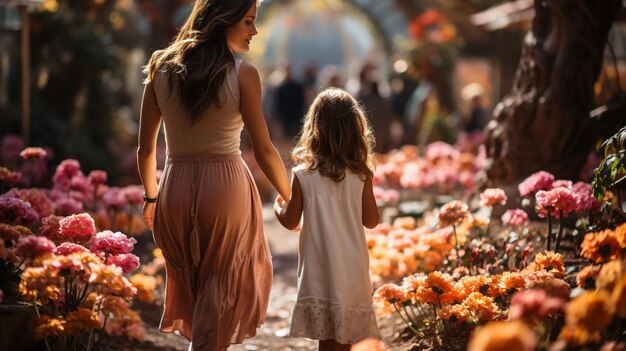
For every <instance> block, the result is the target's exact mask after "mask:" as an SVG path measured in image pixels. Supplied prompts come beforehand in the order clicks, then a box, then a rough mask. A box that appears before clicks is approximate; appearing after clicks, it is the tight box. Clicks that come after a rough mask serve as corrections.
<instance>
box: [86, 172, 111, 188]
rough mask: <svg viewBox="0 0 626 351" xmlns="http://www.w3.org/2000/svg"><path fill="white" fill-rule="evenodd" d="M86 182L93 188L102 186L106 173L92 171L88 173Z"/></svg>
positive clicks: (105, 180)
mask: <svg viewBox="0 0 626 351" xmlns="http://www.w3.org/2000/svg"><path fill="white" fill-rule="evenodd" d="M87 180H88V181H89V183H90V184H91V185H93V186H97V185H101V184H104V183H106V182H107V173H106V172H105V171H101V170H93V171H91V172H89V175H88V176H87Z"/></svg>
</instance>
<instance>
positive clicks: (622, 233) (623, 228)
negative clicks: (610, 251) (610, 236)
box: [614, 223, 626, 249]
mask: <svg viewBox="0 0 626 351" xmlns="http://www.w3.org/2000/svg"><path fill="white" fill-rule="evenodd" d="M614 235H615V238H616V239H617V241H618V242H619V244H620V246H621V247H622V249H623V248H626V223H622V224H621V225H619V226H618V227H617V228H615V230H614Z"/></svg>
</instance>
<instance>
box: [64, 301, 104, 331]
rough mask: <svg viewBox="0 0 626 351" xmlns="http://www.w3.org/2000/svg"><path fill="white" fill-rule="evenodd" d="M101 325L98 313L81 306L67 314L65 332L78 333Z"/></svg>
mask: <svg viewBox="0 0 626 351" xmlns="http://www.w3.org/2000/svg"><path fill="white" fill-rule="evenodd" d="M99 327H100V320H99V318H98V315H97V314H95V313H92V312H91V310H90V309H87V308H79V309H77V310H76V311H73V312H70V313H68V314H67V316H65V334H66V335H78V334H80V332H81V331H83V330H89V329H94V328H99Z"/></svg>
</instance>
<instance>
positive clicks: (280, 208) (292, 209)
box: [274, 173, 303, 230]
mask: <svg viewBox="0 0 626 351" xmlns="http://www.w3.org/2000/svg"><path fill="white" fill-rule="evenodd" d="M302 204H303V200H302V189H300V182H299V181H298V177H296V174H295V173H293V180H292V183H291V200H289V202H285V201H284V200H283V198H282V197H281V196H280V195H279V196H278V198H276V202H275V203H274V214H276V218H278V221H279V222H280V224H282V225H283V227H285V228H287V229H289V230H297V228H298V226H299V225H300V218H301V217H302V209H303V205H302Z"/></svg>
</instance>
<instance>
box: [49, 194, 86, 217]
mask: <svg viewBox="0 0 626 351" xmlns="http://www.w3.org/2000/svg"><path fill="white" fill-rule="evenodd" d="M54 207H55V211H54V212H55V214H57V215H61V216H69V215H73V214H76V213H79V212H82V210H83V203H82V202H80V201H76V200H75V199H73V198H71V197H69V196H65V197H61V198H59V199H57V200H55V202H54Z"/></svg>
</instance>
